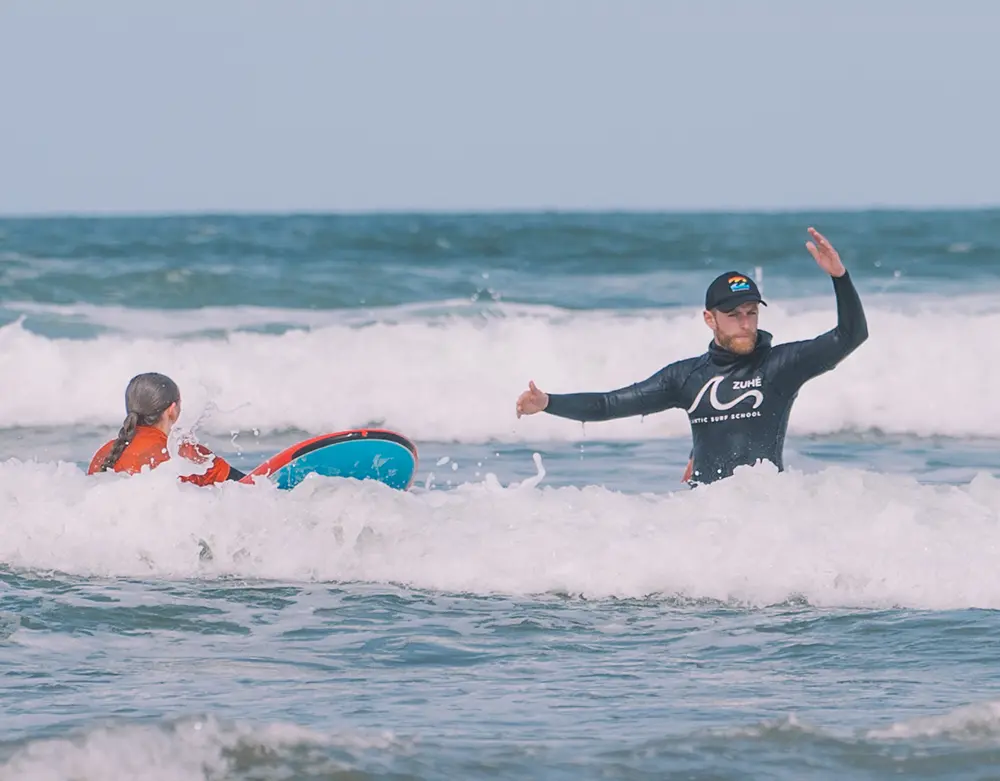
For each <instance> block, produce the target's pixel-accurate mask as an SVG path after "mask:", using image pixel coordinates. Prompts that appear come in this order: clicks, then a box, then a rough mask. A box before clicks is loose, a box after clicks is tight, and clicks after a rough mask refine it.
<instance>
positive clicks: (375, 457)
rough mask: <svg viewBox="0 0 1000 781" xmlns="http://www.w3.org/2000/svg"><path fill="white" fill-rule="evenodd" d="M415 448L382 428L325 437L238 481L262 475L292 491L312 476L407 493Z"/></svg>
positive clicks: (282, 454) (414, 467) (283, 454)
mask: <svg viewBox="0 0 1000 781" xmlns="http://www.w3.org/2000/svg"><path fill="white" fill-rule="evenodd" d="M417 463H418V459H417V448H416V446H415V445H414V444H413V443H412V442H410V440H408V439H407V438H406V437H404V436H402V435H400V434H397V433H396V432H394V431H385V430H382V429H356V430H352V431H338V432H336V433H333V434H324V435H322V436H319V437H313V438H312V439H307V440H305V441H303V442H299V443H298V444H296V445H293V446H292V447H290V448H287V449H286V450H283V451H282V452H280V453H278V454H277V455H275V456H273V457H272V458H270V459H268V460H267V461H265V462H264V463H263V464H261V465H260V466H258V467H257V468H256V469H254V470H253V471H252V472H250V474H248V475H247V476H246V477H244V478H243V479H242V481H241V482H247V483H250V482H253V478H254V477H257V476H260V475H265V476H267V477H268V478H269V479H270V480H272V481H273V482H274V483H275V484H276V485H277V486H278V488H281V489H286V490H287V489H291V488H294V487H295V486H296V485H298V484H299V483H301V482H302V481H303V480H304V479H305V478H306V477H308V476H309V475H311V474H317V475H321V476H323V477H349V478H355V479H357V480H376V481H378V482H380V483H385V484H386V485H388V486H390V487H392V488H396V489H399V490H406V489H407V488H409V487H410V485H412V483H413V479H414V477H415V476H416V471H417Z"/></svg>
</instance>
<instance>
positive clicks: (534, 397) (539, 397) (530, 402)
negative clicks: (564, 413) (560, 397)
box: [517, 382, 549, 417]
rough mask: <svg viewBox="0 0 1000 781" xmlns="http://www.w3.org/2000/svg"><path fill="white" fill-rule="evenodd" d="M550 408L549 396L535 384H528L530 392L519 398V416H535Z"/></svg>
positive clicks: (527, 391)
mask: <svg viewBox="0 0 1000 781" xmlns="http://www.w3.org/2000/svg"><path fill="white" fill-rule="evenodd" d="M547 406H549V394H547V393H542V392H541V391H540V390H538V388H536V387H535V383H534V382H529V383H528V390H526V391H525V392H524V393H522V394H521V395H520V396H518V397H517V416H518V417H521V416H522V415H534V414H535V413H536V412H541V411H542V410H543V409H545V408H546V407H547Z"/></svg>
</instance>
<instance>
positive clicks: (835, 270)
mask: <svg viewBox="0 0 1000 781" xmlns="http://www.w3.org/2000/svg"><path fill="white" fill-rule="evenodd" d="M809 235H810V236H812V237H813V238H814V239H815V240H816V243H815V244H813V243H812V242H811V241H807V242H806V249H807V250H809V254H810V255H812V256H813V259H814V260H815V261H816V264H817V265H818V266H819V267H820V268H821V269H823V271H825V272H826V273H827V274H829V275H830V276H831V277H842V276H844V274H845V273H846V272H847V269H846V268H844V264H843V263H842V262H841V261H840V255H839V254H837V250H835V249H834V248H833V245H832V244H831V243H830V242H829V241H827V240H826V237H825V236H823V234H822V233H820V232H819V231H818V230H816V229H815V228H809Z"/></svg>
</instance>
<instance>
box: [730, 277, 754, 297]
mask: <svg viewBox="0 0 1000 781" xmlns="http://www.w3.org/2000/svg"><path fill="white" fill-rule="evenodd" d="M727 281H728V282H729V289H730V290H732V291H733V292H734V293H740V292H742V291H744V290H749V289H750V282H749V281H748V280H747V278H746V277H730V278H729V279H728V280H727Z"/></svg>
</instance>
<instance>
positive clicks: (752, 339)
mask: <svg viewBox="0 0 1000 781" xmlns="http://www.w3.org/2000/svg"><path fill="white" fill-rule="evenodd" d="M715 341H716V342H718V343H719V347H721V348H722V349H724V350H729V352H731V353H736V354H737V355H748V354H749V353H752V352H753V349H754V347H756V346H757V332H756V331H754V332H753V334H752V335H750V336H723V335H722V334H719V333H717V334H716V335H715Z"/></svg>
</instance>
